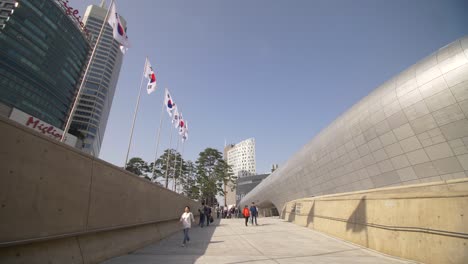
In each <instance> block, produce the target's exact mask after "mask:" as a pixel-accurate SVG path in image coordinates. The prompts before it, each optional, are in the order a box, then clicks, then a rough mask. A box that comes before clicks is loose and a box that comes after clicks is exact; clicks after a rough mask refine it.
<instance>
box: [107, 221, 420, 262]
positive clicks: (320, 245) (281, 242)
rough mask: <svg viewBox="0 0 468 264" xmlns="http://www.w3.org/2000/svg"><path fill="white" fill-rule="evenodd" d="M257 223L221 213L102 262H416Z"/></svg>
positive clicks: (285, 226) (276, 224)
mask: <svg viewBox="0 0 468 264" xmlns="http://www.w3.org/2000/svg"><path fill="white" fill-rule="evenodd" d="M258 224H259V225H258V226H251V225H250V224H249V226H247V227H246V226H245V225H244V220H243V219H222V220H220V221H216V222H215V225H211V226H209V227H204V228H200V227H195V228H192V229H191V230H190V237H191V241H190V242H189V244H188V245H187V246H186V247H181V242H182V232H179V233H178V234H175V235H172V236H170V237H168V238H166V239H164V240H161V241H160V242H159V243H155V244H152V245H150V246H147V247H145V248H142V249H140V250H137V251H135V252H132V253H130V254H128V255H124V256H121V257H117V258H114V259H111V260H108V261H106V262H104V263H105V264H123V263H136V264H149V263H178V264H185V263H197V264H198V263H213V264H221V263H226V264H227V263H230V264H241V263H256V264H263V263H265V264H270V263H271V264H277V263H281V264H290V263H373V264H374V263H382V264H390V263H415V262H411V261H405V260H400V259H396V258H392V257H388V256H385V255H382V254H379V253H376V252H373V251H370V250H368V249H366V248H363V247H360V246H356V245H353V244H350V243H347V242H343V241H341V240H338V239H335V238H332V237H329V236H327V235H324V234H322V233H319V232H316V231H313V230H310V229H308V228H305V227H300V226H297V225H294V224H292V223H289V222H285V221H284V220H282V219H278V218H259V219H258Z"/></svg>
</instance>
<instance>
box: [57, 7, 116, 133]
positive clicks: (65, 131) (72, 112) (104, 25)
mask: <svg viewBox="0 0 468 264" xmlns="http://www.w3.org/2000/svg"><path fill="white" fill-rule="evenodd" d="M113 3H114V0H112V1H111V5H110V6H109V8H108V9H107V13H106V17H105V18H104V22H103V23H102V26H101V31H100V32H99V35H98V38H97V40H96V44H95V45H94V48H93V52H91V57H90V58H89V61H88V65H87V66H86V70H85V72H84V74H83V80H82V81H81V84H80V88H78V93H77V95H76V98H75V102H73V106H72V109H71V112H70V115H69V116H68V120H67V123H66V125H65V128H64V129H63V134H62V138H60V141H61V142H64V141H65V138H66V135H67V134H68V130H69V129H70V125H71V122H72V120H73V116H74V115H75V112H76V108H77V107H78V101H79V99H80V96H81V91H82V90H83V86H84V83H85V80H86V76H87V75H88V71H89V69H90V68H91V64H92V63H93V59H94V54H95V53H96V50H97V48H98V45H99V41H100V40H101V37H102V33H103V32H104V29H105V28H106V24H107V19H108V18H109V13H110V7H111V6H112V4H113Z"/></svg>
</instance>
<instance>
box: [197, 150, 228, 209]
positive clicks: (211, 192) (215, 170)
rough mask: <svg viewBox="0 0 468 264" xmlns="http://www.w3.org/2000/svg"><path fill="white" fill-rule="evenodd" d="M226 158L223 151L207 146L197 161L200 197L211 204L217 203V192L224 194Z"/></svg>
mask: <svg viewBox="0 0 468 264" xmlns="http://www.w3.org/2000/svg"><path fill="white" fill-rule="evenodd" d="M223 163H225V162H224V160H223V156H222V154H221V152H219V151H218V150H216V149H213V148H206V149H205V150H204V151H202V152H200V154H199V157H198V159H197V161H196V166H197V174H198V178H197V183H198V186H199V188H200V198H201V200H202V201H205V202H206V203H207V204H209V205H213V204H215V201H216V194H224V192H223V189H222V186H223V177H224V165H223Z"/></svg>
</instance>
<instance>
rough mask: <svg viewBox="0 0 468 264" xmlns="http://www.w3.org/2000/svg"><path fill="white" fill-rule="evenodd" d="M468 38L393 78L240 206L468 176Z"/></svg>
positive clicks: (261, 184)
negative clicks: (253, 202)
mask: <svg viewBox="0 0 468 264" xmlns="http://www.w3.org/2000/svg"><path fill="white" fill-rule="evenodd" d="M467 117H468V37H464V38H461V39H458V40H456V41H454V42H453V43H450V44H449V45H447V46H445V47H443V48H441V49H440V50H438V51H437V52H435V53H434V54H431V55H429V56H428V57H427V58H425V59H423V60H421V61H420V62H418V63H416V64H415V65H413V66H412V67H410V68H409V69H407V70H405V71H404V72H402V73H401V74H399V75H397V76H396V77H394V78H393V79H391V80H389V81H387V82H386V83H384V84H383V85H381V86H380V87H378V88H377V89H375V90H374V91H373V92H371V93H370V94H369V95H368V96H366V97H365V98H363V99H362V100H361V101H359V102H358V103H357V104H355V105H354V106H353V107H352V108H351V109H349V110H348V111H347V112H345V113H344V114H342V115H341V116H340V117H338V118H337V119H336V120H335V121H334V122H333V123H332V124H330V125H329V126H328V127H327V128H325V129H324V130H323V131H321V132H320V133H319V134H318V135H317V136H316V137H315V138H313V139H312V140H311V141H310V142H309V143H308V144H307V145H305V146H304V147H303V148H302V149H301V150H300V151H299V152H298V153H296V154H295V155H294V156H293V157H291V158H290V159H289V160H288V161H287V162H286V163H285V164H284V165H282V166H281V167H280V168H279V169H278V170H276V171H275V172H274V173H273V174H272V175H270V176H269V177H268V178H267V179H265V180H264V181H262V183H260V184H259V185H258V186H257V187H256V188H255V189H254V190H252V191H251V192H250V193H249V194H248V195H247V196H246V197H245V198H244V199H243V200H242V201H241V204H250V203H251V202H252V201H255V202H256V203H257V204H259V206H260V207H270V206H275V207H276V208H278V209H279V210H281V208H283V205H284V204H285V203H286V202H288V201H291V200H294V199H298V198H303V197H310V196H319V195H325V194H333V193H342V192H351V191H358V190H366V189H372V188H379V187H385V186H400V185H408V184H416V183H425V182H433V181H440V180H448V179H455V178H465V177H467V175H468V118H467Z"/></svg>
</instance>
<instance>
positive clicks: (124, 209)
mask: <svg viewBox="0 0 468 264" xmlns="http://www.w3.org/2000/svg"><path fill="white" fill-rule="evenodd" d="M0 135H1V136H0V146H1V148H0V219H1V225H0V263H44V262H45V263H47V261H45V260H44V259H42V258H43V257H46V258H47V259H48V260H50V261H51V262H52V263H74V262H76V263H97V262H99V261H103V260H105V259H106V258H109V257H112V256H116V255H120V254H125V253H127V252H129V251H132V250H134V249H136V248H139V247H142V246H144V245H146V244H148V243H151V242H154V241H157V240H159V239H161V238H162V237H165V236H167V235H169V234H171V233H173V232H175V231H177V230H179V229H180V226H179V225H178V223H177V220H178V218H179V217H180V215H181V213H182V212H183V209H184V207H185V206H186V205H189V206H191V207H192V208H197V207H198V204H197V203H196V202H194V201H191V200H189V199H187V198H186V197H184V196H181V195H179V194H177V193H175V192H172V191H169V190H167V189H164V188H162V187H159V186H157V185H155V184H152V183H150V182H149V181H147V180H144V179H142V178H139V177H137V176H135V175H133V174H131V173H129V172H127V171H125V170H123V169H121V168H118V167H116V166H114V165H112V164H109V163H107V162H104V161H102V160H99V159H97V158H94V157H92V156H90V155H87V154H84V153H82V152H80V151H77V150H76V149H73V148H71V147H69V146H66V145H64V144H62V143H60V142H58V141H55V140H53V139H49V138H46V137H44V136H42V135H40V134H39V133H36V132H34V131H33V130H31V129H29V128H27V127H23V126H21V125H19V124H16V123H14V122H13V121H10V120H7V119H4V118H0ZM72 258H73V260H74V261H71V260H70V259H72ZM62 259H67V261H61V260H62Z"/></svg>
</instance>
